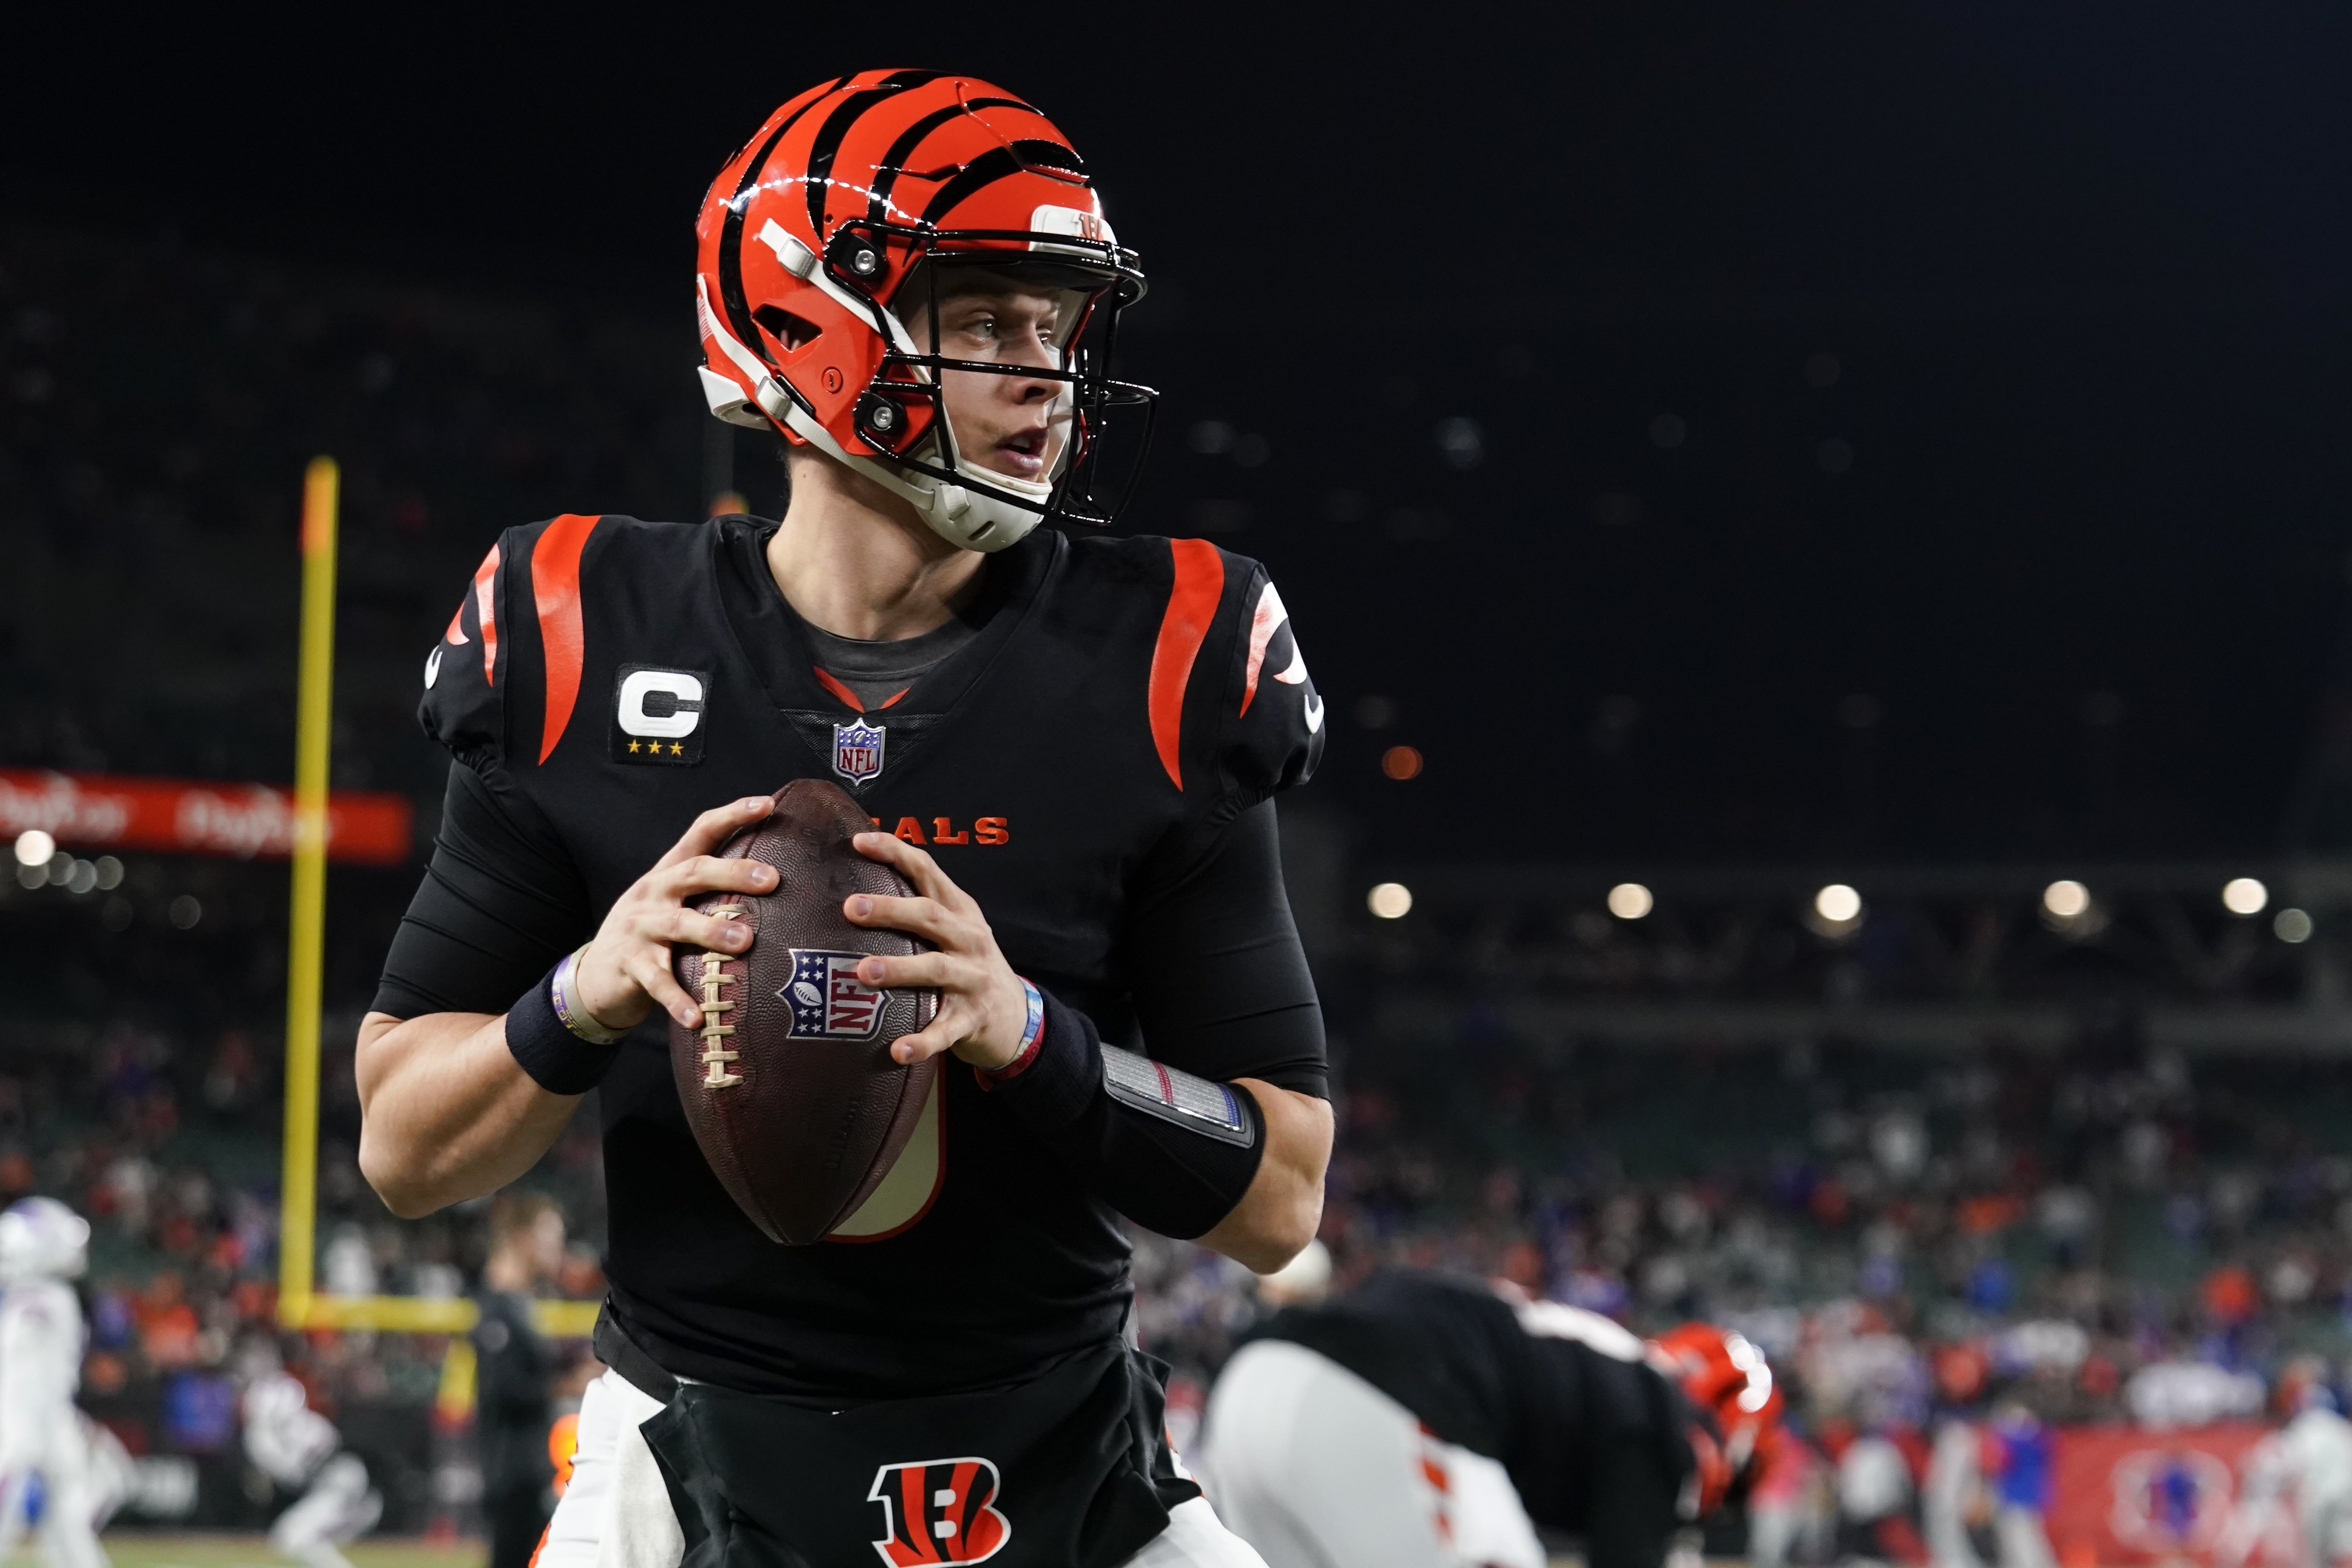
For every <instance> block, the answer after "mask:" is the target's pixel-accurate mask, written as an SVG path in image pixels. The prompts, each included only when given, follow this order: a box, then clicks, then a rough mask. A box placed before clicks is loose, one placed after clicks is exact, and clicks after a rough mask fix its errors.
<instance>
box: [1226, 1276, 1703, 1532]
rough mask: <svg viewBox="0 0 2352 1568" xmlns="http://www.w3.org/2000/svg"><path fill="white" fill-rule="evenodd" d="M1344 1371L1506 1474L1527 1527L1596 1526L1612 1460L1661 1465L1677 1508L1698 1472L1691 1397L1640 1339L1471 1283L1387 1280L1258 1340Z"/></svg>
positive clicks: (1268, 1329)
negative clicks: (1604, 1464) (1679, 1492)
mask: <svg viewBox="0 0 2352 1568" xmlns="http://www.w3.org/2000/svg"><path fill="white" fill-rule="evenodd" d="M1253 1337H1255V1338H1259V1339H1274V1340H1286V1341H1289V1342H1292V1343H1294V1344H1300V1345H1304V1346H1306V1347H1307V1349H1309V1350H1311V1351H1314V1352H1317V1353H1318V1354H1320V1355H1323V1356H1325V1357H1328V1359H1329V1360H1331V1361H1334V1362H1337V1363H1339V1365H1341V1366H1343V1367H1346V1368H1347V1369H1348V1370H1349V1372H1352V1373H1355V1374H1356V1375H1357V1376H1359V1377H1360V1378H1362V1379H1363V1380H1364V1381H1365V1382H1367V1383H1369V1384H1371V1385H1372V1386H1373V1387H1375V1388H1377V1389H1379V1390H1380V1391H1381V1393H1383V1394H1387V1395H1388V1396H1389V1397H1390V1398H1391V1399H1393V1400H1395V1401H1396V1402H1397V1403H1398V1404H1400V1405H1403V1406H1404V1407H1405V1408H1406V1409H1407V1410H1410V1411H1412V1413H1413V1415H1415V1416H1416V1417H1418V1418H1419V1420H1420V1421H1421V1423H1422V1425H1423V1426H1426V1427H1428V1428H1429V1429H1430V1430H1431V1431H1432V1432H1434V1433H1436V1434H1437V1436H1440V1437H1443V1438H1444V1439H1445V1440H1446V1441H1447V1442H1449V1443H1458V1444H1460V1445H1461V1446H1462V1447H1465V1448H1468V1449H1470V1450H1471V1451H1472V1452H1474V1453H1479V1454H1484V1455H1486V1457H1487V1458H1492V1459H1498V1460H1500V1461H1501V1462H1502V1464H1503V1467H1504V1468H1505V1469H1506V1470H1507V1471H1508V1472H1509V1473H1510V1477H1511V1484H1512V1486H1513V1487H1514V1488H1516V1489H1517V1491H1518V1494H1519V1500H1520V1501H1521V1503H1523V1504H1524V1505H1525V1506H1526V1508H1527V1510H1528V1517H1529V1518H1530V1519H1532V1520H1534V1521H1536V1522H1537V1523H1538V1524H1541V1525H1544V1526H1547V1527H1548V1528H1550V1529H1554V1530H1562V1531H1582V1530H1585V1529H1587V1528H1588V1527H1589V1526H1590V1525H1591V1523H1592V1516H1593V1497H1592V1485H1593V1482H1594V1478H1595V1472H1596V1470H1597V1469H1599V1468H1600V1466H1599V1463H1598V1462H1597V1461H1598V1459H1599V1458H1600V1457H1601V1455H1603V1453H1604V1451H1605V1452H1606V1454H1607V1455H1608V1457H1609V1458H1624V1457H1626V1456H1627V1455H1629V1454H1637V1453H1638V1454H1644V1455H1648V1456H1651V1457H1654V1460H1655V1464H1654V1469H1655V1470H1656V1471H1657V1473H1658V1474H1659V1476H1660V1477H1661V1479H1664V1480H1666V1481H1668V1482H1669V1483H1670V1484H1668V1485H1666V1486H1665V1487H1664V1489H1662V1490H1661V1491H1660V1492H1659V1494H1658V1495H1660V1496H1662V1497H1663V1498H1664V1499H1665V1500H1666V1503H1667V1505H1669V1506H1670V1505H1671V1502H1672V1500H1673V1498H1674V1495H1675V1490H1676V1489H1678V1488H1679V1487H1680V1485H1681V1481H1682V1478H1683V1477H1684V1476H1685V1475H1687V1474H1688V1473H1689V1471H1690V1469H1691V1466H1692V1464H1693V1460H1692V1458H1691V1452H1690V1447H1689V1443H1688V1440H1687V1439H1686V1438H1685V1436H1684V1434H1685V1432H1686V1431H1687V1430H1688V1429H1689V1427H1690V1426H1691V1424H1692V1422H1693V1420H1694V1419H1695V1417H1694V1416H1693V1415H1691V1413H1690V1407H1689V1405H1688V1404H1687V1403H1686V1402H1685V1400H1684V1398H1683V1395H1682V1391H1681V1390H1680V1389H1678V1388H1677V1387H1675V1384H1674V1383H1673V1382H1672V1381H1671V1380H1669V1379H1668V1378H1667V1377H1665V1376H1664V1374H1663V1373H1660V1372H1659V1371H1658V1370H1657V1369H1656V1368H1655V1367H1654V1366H1652V1365H1650V1364H1649V1363H1648V1361H1647V1360H1646V1359H1645V1358H1644V1356H1643V1348H1642V1342H1641V1341H1640V1340H1639V1339H1638V1338H1637V1337H1635V1335H1634V1334H1633V1332H1632V1331H1630V1330H1628V1329H1625V1328H1623V1327H1622V1326H1620V1325H1618V1324H1617V1323H1614V1322H1612V1321H1610V1320H1608V1319H1606V1318H1603V1317H1601V1316H1599V1315H1598V1314H1597V1313H1592V1312H1586V1311H1582V1310H1580V1309H1577V1308H1573V1307H1564V1306H1560V1305H1559V1304H1558V1303H1555V1302H1549V1301H1537V1302H1512V1301H1507V1300H1504V1299H1503V1298H1502V1297H1501V1296H1499V1295H1497V1294H1496V1292H1495V1291H1494V1290H1492V1289H1487V1288H1486V1287H1485V1286H1484V1285H1482V1284H1480V1283H1479V1282H1477V1281H1475V1280H1465V1279H1453V1278H1450V1277H1448V1276H1445V1275H1441V1274H1433V1273H1427V1272H1423V1271H1421V1270H1417V1269H1406V1268H1397V1269H1388V1270H1383V1271H1382V1272H1381V1273H1378V1274H1375V1275H1373V1276H1372V1277H1371V1278H1370V1279H1368V1280H1366V1281H1365V1282H1364V1283H1363V1284H1362V1285H1360V1286H1358V1287H1357V1288H1356V1289H1353V1290H1351V1291H1349V1293H1348V1294H1346V1295H1344V1296H1341V1297H1339V1298H1338V1299H1337V1300H1331V1301H1327V1302H1323V1303H1320V1304H1318V1305H1316V1306H1312V1307H1294V1308H1288V1309H1286V1310H1283V1311H1280V1312H1277V1313H1276V1314H1275V1315H1274V1317H1272V1318H1271V1319H1269V1320H1267V1321H1266V1322H1265V1323H1264V1324H1263V1325H1261V1326H1260V1327H1259V1328H1258V1329H1257V1330H1256V1331H1255V1334H1254V1335H1253Z"/></svg>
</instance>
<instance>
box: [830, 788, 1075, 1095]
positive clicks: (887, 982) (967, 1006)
mask: <svg viewBox="0 0 2352 1568" xmlns="http://www.w3.org/2000/svg"><path fill="white" fill-rule="evenodd" d="M850 842H851V843H852V844H854V845H855V846H856V849H857V852H858V853H859V854H861V855H863V856H865V857H866V858H868V859H871V860H879V861H880V862H882V864H884V865H885V866H887V867H889V868H891V869H893V870H895V871H897V872H898V874H899V875H900V876H902V877H904V878H906V879H907V880H908V882H910V883H912V884H913V885H914V889H915V894H916V896H915V897H913V898H911V899H894V898H887V897H885V896H882V895H880V894H872V895H869V894H865V893H859V894H856V895H855V896H853V897H851V898H849V899H848V900H845V901H844V902H843V904H842V906H841V912H842V913H843V914H844V915H845V916H847V917H848V918H849V920H850V921H853V922H855V923H856V924H858V925H862V926H877V927H880V928H882V929H883V930H886V931H906V932H907V933H908V934H909V935H912V936H919V937H921V938H922V939H923V940H924V941H925V942H929V943H930V944H931V946H932V947H933V948H935V949H937V951H936V952H918V953H914V954H911V955H909V956H908V957H905V958H866V959H863V960H861V961H860V962H859V963H858V965H857V978H858V979H860V980H862V981H864V982H865V983H866V984H868V985H880V986H929V987H930V988H932V989H934V990H936V991H937V992H939V994H940V1010H939V1014H938V1016H936V1017H934V1018H933V1019H932V1020H931V1024H930V1026H929V1028H927V1029H923V1030H920V1031H919V1032H917V1033H915V1034H912V1035H908V1036H907V1037H905V1038H904V1039H901V1040H900V1041H898V1044H896V1045H894V1046H892V1047H890V1054H891V1055H892V1056H893V1057H895V1058H898V1060H899V1061H902V1062H919V1061H921V1060H922V1059H923V1058H926V1057H935V1056H937V1055H939V1054H940V1052H941V1051H953V1052H954V1053H955V1054H956V1056H957V1058H959V1059H961V1060H963V1061H967V1062H970V1063H971V1065H972V1066H974V1067H976V1068H1001V1067H1003V1065H1004V1064H1005V1063H1007V1062H1009V1061H1011V1060H1012V1059H1013V1058H1014V1057H1016V1056H1018V1055H1019V1054H1020V1052H1021V1035H1022V1031H1023V1030H1024V1028H1025V1027H1026V1026H1027V1024H1028V1022H1029V994H1028V992H1027V991H1025V990H1024V989H1023V988H1022V984H1021V977H1020V976H1019V975H1017V974H1015V973H1013V966H1012V965H1011V964H1009V963H1005V962H1004V954H1003V952H999V951H998V950H997V946H996V933H995V932H994V931H991V930H989V929H988V921H987V918H986V917H985V916H983V915H982V913H981V912H980V905H979V904H978V903H977V902H975V901H974V900H973V899H972V896H971V894H970V893H967V892H965V891H964V890H963V889H961V888H959V887H957V886H956V885H955V883H954V881H953V880H952V879H950V877H949V876H948V874H947V873H946V872H945V871H942V870H940V865H939V862H938V861H936V860H934V859H932V858H930V857H929V855H927V854H925V853H924V852H923V851H922V850H920V849H918V848H916V847H914V846H913V845H911V844H908V843H906V842H905V841H904V840H901V839H898V838H894V837H891V836H890V835H888V834H887V833H861V834H859V835H858V836H857V837H856V838H854V839H852V840H851V841H850Z"/></svg>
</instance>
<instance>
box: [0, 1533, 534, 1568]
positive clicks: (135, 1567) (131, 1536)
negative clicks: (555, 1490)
mask: <svg viewBox="0 0 2352 1568" xmlns="http://www.w3.org/2000/svg"><path fill="white" fill-rule="evenodd" d="M105 1545H106V1552H107V1555H108V1556H110V1557H111V1558H113V1559H114V1568H294V1564H292V1563H289V1561H288V1560H287V1559H286V1558H283V1557H280V1556H278V1554H277V1553H276V1552H272V1551H270V1550H269V1543H268V1542H267V1541H265V1540H263V1539H262V1538H261V1537H260V1536H258V1535H234V1534H219V1535H157V1534H150V1533H149V1532H147V1531H109V1532H108V1534H107V1536H106V1537H105ZM343 1552H344V1555H346V1556H348V1557H349V1558H350V1559H351V1560H352V1568H482V1563H483V1562H484V1560H485V1559H486V1558H487V1557H488V1554H489V1553H488V1548H487V1547H486V1546H484V1545H483V1544H482V1542H478V1541H453V1542H447V1543H446V1544H445V1543H442V1542H427V1541H419V1540H415V1539H414V1538H411V1537H401V1536H387V1537H384V1538H383V1539H381V1540H374V1541H355V1542H352V1543H351V1544H350V1545H349V1546H346V1547H345V1548H343ZM35 1561H37V1559H35V1558H34V1557H33V1556H32V1555H30V1554H29V1553H26V1552H20V1553H19V1554H18V1555H17V1556H16V1558H15V1559H14V1563H33V1562H35Z"/></svg>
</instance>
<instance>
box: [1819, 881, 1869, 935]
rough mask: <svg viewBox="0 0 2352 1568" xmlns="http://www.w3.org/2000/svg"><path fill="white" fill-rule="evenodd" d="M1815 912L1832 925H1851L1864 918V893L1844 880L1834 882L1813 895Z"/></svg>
mask: <svg viewBox="0 0 2352 1568" xmlns="http://www.w3.org/2000/svg"><path fill="white" fill-rule="evenodd" d="M1813 913H1815V914H1817V915H1819V916H1821V917H1822V919H1823V920H1824V921H1828V922H1829V923H1830V924H1832V925H1837V926H1842V925H1850V924H1852V923H1853V921H1858V920H1860V919H1861V918H1862V895H1861V894H1860V893H1857V892H1855V891H1854V890H1853V889H1852V888H1849V887H1847V886H1846V885H1845V884H1844V883H1843V882H1832V883H1831V884H1830V885H1829V886H1828V887H1826V888H1823V889H1822V890H1821V891H1820V892H1818V893H1815V894H1814V895H1813Z"/></svg>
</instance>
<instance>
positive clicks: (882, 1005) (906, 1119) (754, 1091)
mask: <svg viewBox="0 0 2352 1568" xmlns="http://www.w3.org/2000/svg"><path fill="white" fill-rule="evenodd" d="M775 802H776V807H775V810H774V811H773V812H772V813H771V814H770V815H769V816H767V817H766V818H765V819H764V820H763V821H761V822H760V823H759V824H758V825H757V826H752V827H748V828H746V829H744V830H743V831H742V832H740V833H738V834H737V835H736V836H735V837H732V838H730V839H729V840H728V841H727V844H726V846H725V847H723V848H721V849H720V850H719V854H720V855H721V856H724V857H727V858H737V857H743V856H748V857H750V858H752V859H754V860H760V861H764V862H765V863H766V864H768V865H770V866H772V867H774V868H776V873H777V883H776V888H775V890H774V891H773V892H770V893H766V894H762V895H760V896H757V897H754V896H751V895H749V894H743V893H709V894H705V895H704V896H702V897H700V898H698V899H696V900H692V907H693V908H695V909H697V910H700V911H701V912H703V913H705V914H718V915H719V916H721V917H722V918H727V919H733V920H739V921H742V922H744V923H745V924H747V925H749V926H750V927H751V930H752V932H753V935H752V941H751V947H749V948H748V949H746V950H745V951H744V952H740V953H714V952H704V951H703V950H702V949H700V948H694V947H687V946H683V945H681V946H679V947H677V948H675V949H674V950H673V952H672V957H671V960H670V962H671V967H672V969H673V970H674V972H675V973H677V981H678V984H681V985H683V986H685V987H686V989H687V993H688V995H691V996H692V997H694V998H695V1000H696V1001H698V1002H699V1003H700V1004H701V1005H702V1027H701V1028H700V1029H698V1030H697V1029H689V1028H688V1027H687V1026H685V1025H683V1024H680V1023H679V1022H678V1021H677V1019H675V1018H672V1019H671V1020H670V1026H669V1054H670V1066H671V1068H672V1070H673V1071H674V1072H675V1073H676V1075H677V1096H678V1099H679V1100H682V1101H684V1102H685V1105H686V1119H687V1121H688V1124H689V1125H690V1126H692V1127H693V1129H694V1139H695V1142H697V1143H699V1144H700V1145H701V1146H702V1157H703V1158H704V1159H706V1160H708V1161H709V1162H710V1168H711V1170H712V1171H713V1172H714V1173H716V1174H717V1175H718V1177H719V1183H720V1184H721V1185H723V1186H725V1187H726V1189H727V1191H728V1192H729V1193H730V1194H732V1195H733V1197H734V1199H735V1201H736V1203H738V1204H740V1205H742V1209H743V1212H744V1213H745V1214H746V1215H750V1216H751V1223H752V1224H754V1225H756V1226H759V1227H760V1228H761V1230H762V1231H764V1232H765V1233H766V1234H767V1236H768V1237H769V1238H770V1239H771V1240H773V1241H780V1242H782V1243H784V1244H785V1245H786V1246H788V1247H805V1246H807V1245H808V1244H809V1243H811V1242H814V1241H820V1240H823V1239H824V1237H825V1236H826V1235H828V1234H829V1233H831V1232H833V1231H834V1230H835V1228H836V1227H838V1226H840V1225H841V1223H842V1221H844V1220H845V1219H847V1218H848V1217H849V1216H850V1215H854V1214H856V1212H857V1210H858V1207H859V1205H862V1204H864V1203H865V1202H866V1198H867V1197H868V1196H870V1195H871V1194H873V1192H874V1190H875V1188H876V1187H877V1186H878V1185H879V1184H881V1182H882V1178H883V1177H884V1176H885V1175H886V1174H887V1173H888V1172H889V1170H890V1167H891V1166H892V1164H893V1163H896V1162H897V1160H898V1156H899V1154H900V1153H901V1152H903V1151H904V1150H905V1149H906V1147H907V1142H908V1138H909V1137H910V1136H912V1135H913V1133H914V1131H915V1128H916V1124H917V1122H918V1121H920V1120H921V1119H922V1112H923V1107H924V1102H925V1100H927V1099H928V1098H929V1095H930V1092H931V1086H932V1080H933V1079H935V1078H936V1077H937V1076H938V1073H939V1059H938V1058H931V1059H930V1060H929V1061H924V1062H919V1063H917V1064H916V1065H915V1066H913V1067H902V1066H900V1065H899V1064H898V1062H895V1061H893V1060H891V1058H890V1047H891V1044H892V1042H894V1041H896V1040H897V1039H898V1038H899V1037H901V1036H903V1035H911V1034H913V1033H914V1032H915V1031H917V1030H918V1029H920V1028H922V1027H923V1026H925V1025H927V1024H929V1022H930V1021H931V1019H932V1017H933V1016H935V1015H936V1013H937V1012H938V1010H939V993H938V992H936V991H929V990H912V989H908V990H876V989H875V988H873V987H871V986H868V985H866V984H862V983H861V982H860V981H859V980H858V979H857V977H856V965H857V961H858V960H859V959H860V958H862V957H864V956H866V954H868V953H882V954H885V955H889V956H898V955H902V954H906V953H910V952H925V951H927V950H928V947H929V944H928V943H926V942H922V941H921V940H920V939H919V938H916V937H912V936H909V935H908V934H907V933H905V932H904V931H872V930H868V929H866V928H865V927H863V926H855V925H852V924H850V923H849V921H847V920H846V919H845V918H844V916H843V915H842V912H841V905H842V900H845V899H846V898H848V897H849V896H850V895H851V894H853V893H878V894H892V895H896V896H898V897H901V898H903V897H906V896H907V895H908V893H909V892H910V891H911V889H909V888H908V886H907V883H906V881H905V879H902V878H901V877H900V876H899V875H898V873H897V872H896V871H893V870H891V869H890V868H888V867H887V866H883V865H879V864H877V862H875V861H872V860H869V859H867V858H866V857H865V856H863V855H860V854H859V853H858V852H857V851H856V849H854V848H852V847H850V843H849V840H850V838H851V837H852V836H853V835H856V834H859V833H865V832H867V831H869V830H870V829H871V827H872V826H873V825H872V823H871V822H870V821H869V820H868V819H867V817H866V811H865V808H863V807H862V806H860V805H858V804H857V802H856V801H855V800H853V799H852V798H850V796H849V794H848V792H847V791H845V790H844V789H842V788H841V787H840V786H839V785H838V784H832V783H829V782H827V781H825V780H822V779H795V780H793V782H792V783H791V784H786V785H785V786H784V787H783V788H782V789H780V790H778V791H777V792H776V795H775ZM730 911H731V913H730Z"/></svg>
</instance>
